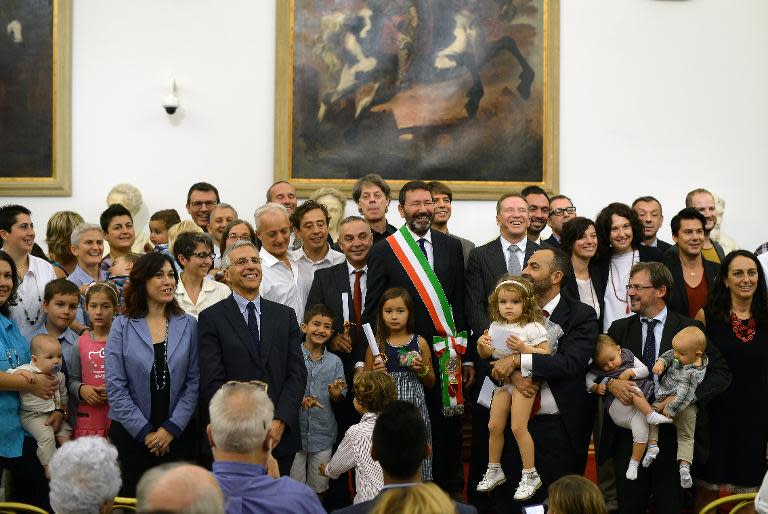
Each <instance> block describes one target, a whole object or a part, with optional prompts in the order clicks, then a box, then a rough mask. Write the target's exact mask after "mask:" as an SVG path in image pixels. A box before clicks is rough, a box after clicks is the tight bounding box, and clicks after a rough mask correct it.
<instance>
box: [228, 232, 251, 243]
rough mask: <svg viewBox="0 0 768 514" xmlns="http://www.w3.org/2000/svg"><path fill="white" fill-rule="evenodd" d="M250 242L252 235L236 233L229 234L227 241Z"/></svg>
mask: <svg viewBox="0 0 768 514" xmlns="http://www.w3.org/2000/svg"><path fill="white" fill-rule="evenodd" d="M246 239H247V240H250V239H251V235H250V234H238V233H236V232H230V233H229V234H227V240H228V241H244V240H246Z"/></svg>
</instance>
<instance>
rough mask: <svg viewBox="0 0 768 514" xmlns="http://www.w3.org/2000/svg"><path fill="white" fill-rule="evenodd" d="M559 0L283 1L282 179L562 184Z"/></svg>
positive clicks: (340, 183)
mask: <svg viewBox="0 0 768 514" xmlns="http://www.w3.org/2000/svg"><path fill="white" fill-rule="evenodd" d="M559 23H560V19H559V0H279V1H278V2H277V72H276V94H275V99H276V101H275V178H276V179H278V180H290V181H291V182H292V183H293V184H294V185H295V186H296V187H297V189H298V191H299V193H300V194H302V195H306V194H307V193H309V192H310V191H312V190H314V189H316V188H318V187H320V186H326V185H330V186H335V187H339V188H340V189H342V190H345V191H347V192H348V191H349V190H350V189H351V186H352V184H354V182H355V180H356V179H357V178H359V177H361V176H363V175H366V174H368V173H379V174H380V175H381V176H382V177H384V178H385V179H386V180H387V181H388V182H390V183H391V185H392V186H393V187H394V188H397V187H399V186H400V185H401V184H402V183H403V182H404V181H406V180H412V179H423V180H441V181H445V182H446V183H447V184H449V185H450V186H451V187H452V189H453V190H454V196H455V197H456V198H463V199H495V198H497V197H498V196H499V193H500V192H502V191H513V190H516V189H520V188H522V187H524V186H525V185H528V184H538V185H541V186H542V187H544V188H545V189H547V190H549V191H556V190H557V187H558V121H559V108H558V107H559V104H558V96H559V88H558V83H559V73H558V72H559V54H560V52H559Z"/></svg>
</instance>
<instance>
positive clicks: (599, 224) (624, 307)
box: [595, 202, 662, 332]
mask: <svg viewBox="0 0 768 514" xmlns="http://www.w3.org/2000/svg"><path fill="white" fill-rule="evenodd" d="M595 228H596V229H597V242H598V246H597V258H598V261H597V262H598V266H597V269H598V270H599V271H600V277H601V279H602V281H603V284H604V285H603V288H602V289H603V291H604V293H603V304H602V307H603V309H602V312H601V316H600V320H601V323H602V328H603V331H605V332H607V331H608V328H609V327H610V326H611V323H613V322H614V321H616V320H617V319H621V318H626V317H628V316H629V315H630V314H632V311H631V310H630V308H629V297H628V296H627V285H628V284H629V276H630V272H631V270H632V266H634V265H635V264H637V263H638V262H649V261H655V262H661V260H662V256H661V254H660V253H659V251H658V250H657V249H656V248H653V247H650V246H644V245H642V244H640V243H641V242H642V240H643V225H642V224H641V223H640V219H639V218H638V217H637V214H636V213H635V211H634V210H632V209H631V208H630V207H629V205H626V204H623V203H618V202H615V203H612V204H609V205H608V206H607V207H605V208H604V209H603V210H601V211H600V214H598V215H597V219H596V220H595Z"/></svg>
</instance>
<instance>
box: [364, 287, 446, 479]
mask: <svg viewBox="0 0 768 514" xmlns="http://www.w3.org/2000/svg"><path fill="white" fill-rule="evenodd" d="M413 325H414V310H413V299H412V298H411V295H410V294H409V293H408V291H406V290H405V289H403V288H401V287H393V288H391V289H387V290H386V291H384V294H383V295H382V296H381V299H380V300H379V308H378V317H377V318H376V340H377V342H378V346H379V351H380V352H381V354H383V355H384V356H385V358H382V357H377V358H376V359H375V360H374V358H373V354H372V353H371V349H370V348H368V349H367V350H366V353H365V369H368V370H371V369H372V370H375V371H387V372H389V374H390V375H391V376H392V378H394V379H395V384H397V398H398V399H399V400H405V401H409V402H411V403H413V404H414V405H416V407H418V408H419V412H420V413H421V418H422V419H423V420H424V424H425V425H426V426H427V439H428V441H429V444H432V429H431V426H430V423H429V413H428V412H427V404H426V402H425V400H424V387H429V388H431V387H432V386H434V385H435V371H434V369H433V368H432V366H431V365H430V364H431V363H432V354H431V352H430V350H429V346H427V342H426V341H425V340H424V338H423V337H421V336H419V335H417V334H414V333H413ZM421 478H422V480H425V481H429V480H432V457H431V456H430V457H428V458H426V459H424V462H423V463H422V465H421Z"/></svg>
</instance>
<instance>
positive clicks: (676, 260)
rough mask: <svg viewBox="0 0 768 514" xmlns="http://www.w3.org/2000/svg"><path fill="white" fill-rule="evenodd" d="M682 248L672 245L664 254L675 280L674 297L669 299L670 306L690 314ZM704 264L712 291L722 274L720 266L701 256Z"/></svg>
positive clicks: (708, 286) (684, 313)
mask: <svg viewBox="0 0 768 514" xmlns="http://www.w3.org/2000/svg"><path fill="white" fill-rule="evenodd" d="M679 252H680V250H679V248H678V246H677V245H675V246H671V247H670V248H669V249H668V250H667V251H666V253H665V254H664V261H663V262H664V265H665V266H666V267H667V268H669V271H670V272H671V273H672V278H673V279H674V281H675V284H674V287H673V288H672V297H671V298H670V299H669V303H668V305H667V306H668V307H669V309H670V310H672V311H675V312H676V313H678V314H682V315H683V316H687V315H688V307H689V306H688V292H687V290H686V289H685V277H683V266H682V265H681V264H680V253H679ZM699 259H701V260H702V262H703V264H704V277H705V279H706V281H707V290H708V291H711V290H712V288H714V287H715V284H716V283H717V277H718V275H719V274H720V266H719V265H718V264H717V263H714V262H711V261H708V260H707V259H705V258H704V257H702V256H699Z"/></svg>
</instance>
